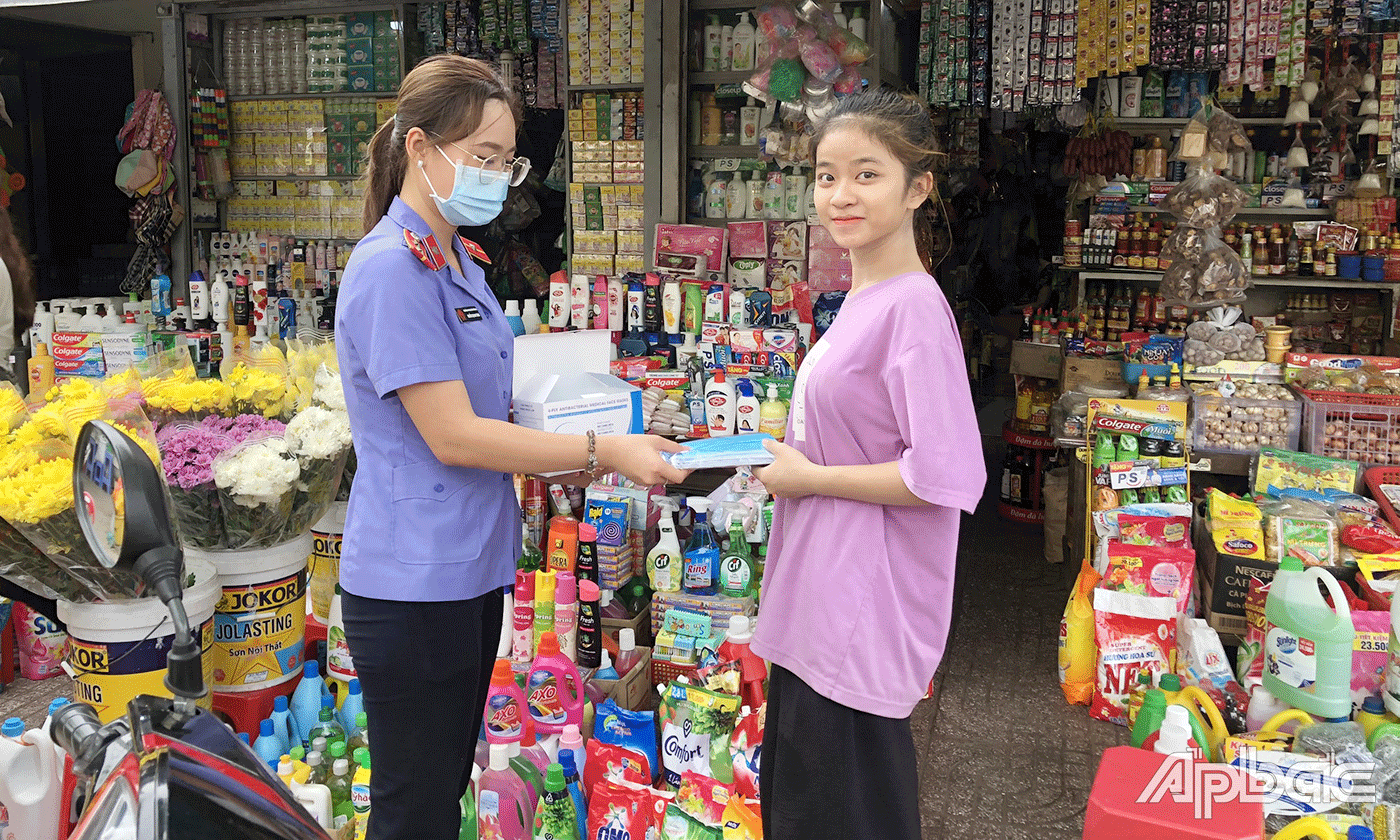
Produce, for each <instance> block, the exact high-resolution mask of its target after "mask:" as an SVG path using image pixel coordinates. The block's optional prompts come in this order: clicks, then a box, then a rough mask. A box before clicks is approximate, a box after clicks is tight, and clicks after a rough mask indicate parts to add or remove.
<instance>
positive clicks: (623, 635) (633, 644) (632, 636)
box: [600, 627, 642, 679]
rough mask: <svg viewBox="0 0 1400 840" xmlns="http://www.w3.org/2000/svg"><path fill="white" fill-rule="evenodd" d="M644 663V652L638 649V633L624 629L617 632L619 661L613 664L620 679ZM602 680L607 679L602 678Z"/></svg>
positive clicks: (627, 628)
mask: <svg viewBox="0 0 1400 840" xmlns="http://www.w3.org/2000/svg"><path fill="white" fill-rule="evenodd" d="M641 661H642V652H641V651H640V650H638V649H637V631H636V630H633V629H632V628H631V627H624V628H622V629H621V630H618V631H617V661H616V662H614V663H613V668H614V669H615V670H616V672H617V675H618V677H625V676H627V673H628V672H629V671H631V670H632V669H633V668H635V667H637V665H638V664H639V663H640V662H641ZM600 679H607V678H606V677H601V678H600Z"/></svg>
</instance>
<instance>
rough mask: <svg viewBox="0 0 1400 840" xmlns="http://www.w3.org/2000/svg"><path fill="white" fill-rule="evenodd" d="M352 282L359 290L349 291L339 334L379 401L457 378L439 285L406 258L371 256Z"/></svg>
mask: <svg viewBox="0 0 1400 840" xmlns="http://www.w3.org/2000/svg"><path fill="white" fill-rule="evenodd" d="M356 280H357V281H358V282H359V283H361V284H363V285H362V286H360V287H359V288H357V289H355V290H354V292H355V293H354V294H353V295H352V296H351V300H350V301H349V302H348V303H349V305H350V311H349V312H347V313H345V315H344V316H342V318H341V329H342V330H344V328H345V327H346V326H348V327H349V328H350V340H351V341H352V342H353V343H354V345H355V349H356V351H357V352H358V354H359V356H360V360H361V361H362V362H363V363H364V366H365V373H366V374H367V375H368V376H369V379H370V382H371V383H373V385H374V390H375V393H377V394H378V395H379V397H380V399H383V398H385V397H387V396H389V395H390V394H392V393H394V392H395V391H396V390H398V389H399V388H403V387H405V386H408V385H416V384H418V383H420V382H448V381H451V380H455V379H461V378H462V371H461V368H460V366H459V364H458V360H457V357H456V355H455V354H454V352H453V348H454V347H455V346H456V342H455V341H454V339H453V337H452V333H451V331H450V327H449V326H448V323H449V322H448V318H447V315H448V314H450V313H445V312H444V311H443V309H444V308H445V306H446V304H445V303H444V301H443V297H442V293H441V290H440V286H441V282H440V281H439V280H438V278H436V277H434V276H433V274H432V272H431V271H430V270H429V269H428V268H426V267H425V266H423V265H422V264H421V263H419V262H418V260H417V259H415V258H414V257H413V255H412V253H411V252H409V251H408V250H407V249H403V253H402V254H399V253H396V252H394V251H388V252H383V253H379V254H375V255H373V256H371V257H370V258H369V259H368V260H367V264H366V265H363V266H361V267H360V270H359V271H358V272H357V273H356Z"/></svg>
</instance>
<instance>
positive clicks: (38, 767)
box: [0, 717, 63, 840]
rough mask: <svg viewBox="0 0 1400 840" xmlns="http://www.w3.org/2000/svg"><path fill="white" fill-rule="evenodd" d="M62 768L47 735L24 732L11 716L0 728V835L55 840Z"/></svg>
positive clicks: (39, 732)
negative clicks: (0, 820) (2, 822)
mask: <svg viewBox="0 0 1400 840" xmlns="http://www.w3.org/2000/svg"><path fill="white" fill-rule="evenodd" d="M61 773H62V768H61V766H60V765H59V763H58V753H57V751H56V750H55V748H54V743H53V741H52V740H51V739H50V738H49V735H48V733H47V732H44V731H41V730H39V729H31V730H29V731H28V732H25V731H24V721H23V720H21V719H19V718H16V717H12V718H9V719H7V720H6V721H5V723H4V724H3V725H2V726H0V814H3V813H4V812H6V811H8V814H9V825H8V826H0V829H3V830H0V834H3V836H5V837H7V838H9V837H14V838H17V840H21V839H22V840H29V838H34V840H58V838H59V834H58V830H59V824H60V822H61V813H60V812H61V810H62V802H63V779H62V776H61Z"/></svg>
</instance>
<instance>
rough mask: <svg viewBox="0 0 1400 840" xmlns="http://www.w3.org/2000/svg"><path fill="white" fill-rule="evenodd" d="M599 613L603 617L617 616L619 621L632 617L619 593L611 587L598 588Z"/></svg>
mask: <svg viewBox="0 0 1400 840" xmlns="http://www.w3.org/2000/svg"><path fill="white" fill-rule="evenodd" d="M598 614H599V615H601V616H602V617H603V618H615V619H618V620H619V621H626V620H627V619H628V618H630V617H631V616H629V615H628V614H627V608H626V607H624V606H623V605H622V601H620V600H618V598H617V593H616V592H614V591H613V590H611V589H600V590H598Z"/></svg>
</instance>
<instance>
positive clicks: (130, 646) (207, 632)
mask: <svg viewBox="0 0 1400 840" xmlns="http://www.w3.org/2000/svg"><path fill="white" fill-rule="evenodd" d="M185 573H186V574H187V575H193V576H194V583H193V584H192V585H190V586H188V587H186V588H185V598H184V601H185V613H186V614H187V615H188V616H189V618H190V626H191V627H198V628H199V637H200V647H201V648H202V649H203V652H204V659H203V664H204V682H205V685H211V684H212V683H211V680H212V678H213V677H212V671H213V667H212V666H213V659H212V654H213V645H214V606H215V604H217V603H218V602H219V591H220V590H219V574H218V571H217V570H216V569H215V568H214V566H213V564H211V563H209V562H207V561H204V560H200V559H198V558H194V557H190V556H188V554H187V555H186V557H185ZM58 618H59V620H60V621H62V622H63V623H65V624H67V625H68V659H67V663H68V669H70V673H72V675H73V699H74V700H77V701H78V702H81V703H88V704H90V705H91V706H92V707H93V708H94V709H96V710H97V716H98V717H99V718H101V720H102V722H103V723H111V722H112V721H113V720H116V719H117V718H119V717H121V716H122V715H124V714H126V705H127V703H129V702H130V701H131V700H132V698H134V697H136V695H138V694H151V695H157V696H161V697H169V696H171V695H170V692H169V691H168V690H167V689H166V688H165V657H166V655H167V654H168V653H169V652H170V646H171V644H173V643H174V641H175V631H174V628H173V627H172V626H171V624H170V613H169V611H167V610H166V608H165V605H164V604H162V603H161V602H160V599H159V598H157V597H155V596H154V595H152V596H149V597H145V598H130V599H115V600H111V601H103V602H101V603H94V604H73V603H69V602H67V601H59V602H58ZM211 700H212V695H210V694H206V695H205V696H204V697H203V698H201V699H200V701H199V705H200V706H202V707H204V708H206V709H208V708H210V702H211Z"/></svg>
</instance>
